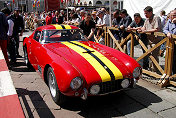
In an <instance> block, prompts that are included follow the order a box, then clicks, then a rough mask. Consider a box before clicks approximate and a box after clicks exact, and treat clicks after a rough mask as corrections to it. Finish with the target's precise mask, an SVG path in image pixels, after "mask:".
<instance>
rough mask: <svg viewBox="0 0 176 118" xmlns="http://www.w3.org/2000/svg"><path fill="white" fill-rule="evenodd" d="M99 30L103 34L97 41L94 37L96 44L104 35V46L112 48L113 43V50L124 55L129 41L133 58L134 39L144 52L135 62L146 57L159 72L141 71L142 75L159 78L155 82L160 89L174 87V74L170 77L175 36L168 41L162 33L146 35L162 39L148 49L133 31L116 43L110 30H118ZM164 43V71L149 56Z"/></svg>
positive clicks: (105, 28) (112, 28) (106, 28)
mask: <svg viewBox="0 0 176 118" xmlns="http://www.w3.org/2000/svg"><path fill="white" fill-rule="evenodd" d="M98 28H100V29H103V30H104V32H103V34H102V35H101V36H100V37H99V38H98V39H97V38H96V37H95V40H96V42H98V41H99V39H100V38H101V37H102V36H103V35H104V40H105V45H106V46H109V47H112V45H110V44H111V42H112V41H113V43H115V45H116V46H117V47H116V48H115V49H117V50H120V51H121V52H124V53H126V42H127V41H128V40H131V50H130V51H131V52H130V56H131V57H132V58H134V38H135V39H136V40H137V41H138V42H139V44H140V46H141V47H142V48H143V49H144V50H145V51H146V52H145V53H143V54H142V55H141V56H140V57H138V58H137V59H136V61H138V62H139V61H140V60H141V59H143V58H144V57H146V56H149V58H150V60H151V61H152V62H153V63H154V65H155V66H156V67H157V69H158V70H159V72H160V74H158V73H156V72H152V71H149V70H145V69H143V74H146V75H150V76H152V77H155V78H159V81H158V82H157V83H158V84H159V85H160V86H161V87H164V86H166V85H169V84H172V85H174V86H176V82H175V81H174V80H173V78H174V77H176V74H174V75H172V66H173V65H172V63H173V52H174V50H173V49H174V43H176V41H175V42H174V40H175V39H176V35H172V37H173V38H172V39H169V38H168V37H167V36H166V35H165V34H164V33H161V32H155V33H154V34H151V33H147V35H154V36H155V37H158V36H160V37H163V39H162V40H160V42H159V43H157V44H156V45H155V46H153V47H152V48H150V49H148V48H147V47H146V46H145V45H144V43H143V42H142V40H141V39H139V37H138V36H137V35H136V33H135V32H134V31H132V32H130V34H129V35H128V36H127V37H126V38H122V39H121V42H118V41H117V40H116V38H115V37H114V35H113V33H112V32H111V30H119V29H118V28H114V27H103V28H102V27H98ZM165 42H166V56H165V68H164V70H163V69H162V67H161V66H160V65H159V62H157V61H156V59H155V58H154V57H153V56H152V55H151V52H152V51H154V50H155V49H156V48H158V47H160V46H161V45H162V44H164V43H165Z"/></svg>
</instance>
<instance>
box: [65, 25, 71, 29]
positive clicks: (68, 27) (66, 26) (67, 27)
mask: <svg viewBox="0 0 176 118" xmlns="http://www.w3.org/2000/svg"><path fill="white" fill-rule="evenodd" d="M63 26H64V27H65V29H72V28H71V27H70V25H63Z"/></svg>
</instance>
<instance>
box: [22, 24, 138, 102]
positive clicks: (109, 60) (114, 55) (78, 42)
mask: <svg viewBox="0 0 176 118" xmlns="http://www.w3.org/2000/svg"><path fill="white" fill-rule="evenodd" d="M86 39H87V37H86V36H84V35H83V33H82V32H81V30H80V29H79V28H78V27H75V26H71V25H47V26H42V27H39V28H37V29H36V30H35V31H34V32H33V34H32V35H31V36H29V37H27V38H25V39H24V41H23V49H24V57H25V63H26V65H27V66H28V67H29V68H30V67H33V68H34V69H35V70H36V71H37V72H39V74H40V75H41V77H42V78H43V79H44V81H45V82H46V84H47V85H48V86H49V89H50V93H51V96H52V98H53V100H54V101H55V102H56V103H57V104H59V105H60V104H62V103H64V101H65V96H79V97H81V98H83V99H86V98H87V96H94V95H105V94H108V93H112V92H117V91H119V90H122V89H126V88H132V87H133V86H134V85H135V84H136V81H137V80H138V79H139V78H140V75H141V67H140V65H139V64H138V63H137V62H136V61H135V60H134V59H133V58H131V57H129V56H128V55H126V54H124V53H122V52H120V51H118V50H115V49H112V48H110V47H107V46H104V45H101V44H99V43H96V42H92V41H88V40H86Z"/></svg>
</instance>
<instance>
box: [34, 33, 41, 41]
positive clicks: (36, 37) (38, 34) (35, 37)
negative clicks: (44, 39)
mask: <svg viewBox="0 0 176 118" xmlns="http://www.w3.org/2000/svg"><path fill="white" fill-rule="evenodd" d="M40 36H41V31H36V32H35V34H34V37H33V38H34V40H36V41H37V42H39V39H40Z"/></svg>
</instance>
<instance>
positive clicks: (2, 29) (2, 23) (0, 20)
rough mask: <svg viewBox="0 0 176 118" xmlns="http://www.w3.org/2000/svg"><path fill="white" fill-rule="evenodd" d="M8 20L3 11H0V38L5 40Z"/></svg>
mask: <svg viewBox="0 0 176 118" xmlns="http://www.w3.org/2000/svg"><path fill="white" fill-rule="evenodd" d="M7 31H8V22H7V19H6V16H5V14H4V13H2V12H0V40H7Z"/></svg>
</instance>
